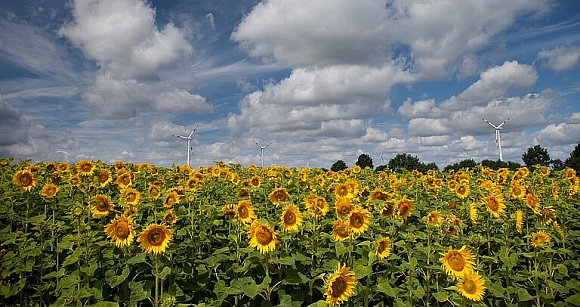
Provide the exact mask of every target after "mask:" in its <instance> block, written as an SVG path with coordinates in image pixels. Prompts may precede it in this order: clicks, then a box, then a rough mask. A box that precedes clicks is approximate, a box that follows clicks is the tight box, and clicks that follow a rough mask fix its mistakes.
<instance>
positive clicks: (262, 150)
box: [252, 140, 272, 168]
mask: <svg viewBox="0 0 580 307" xmlns="http://www.w3.org/2000/svg"><path fill="white" fill-rule="evenodd" d="M252 141H254V143H255V144H256V145H258V146H259V147H260V160H262V168H264V148H266V147H268V146H270V144H272V142H269V143H268V144H266V145H265V146H262V145H260V144H258V142H256V141H255V140H252Z"/></svg>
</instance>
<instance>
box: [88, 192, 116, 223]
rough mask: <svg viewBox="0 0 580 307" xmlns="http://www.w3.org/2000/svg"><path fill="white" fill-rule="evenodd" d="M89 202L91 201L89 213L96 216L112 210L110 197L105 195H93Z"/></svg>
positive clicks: (105, 214) (101, 215)
mask: <svg viewBox="0 0 580 307" xmlns="http://www.w3.org/2000/svg"><path fill="white" fill-rule="evenodd" d="M91 202H92V203H93V207H92V209H91V213H92V214H93V215H95V216H97V217H103V216H107V215H109V212H110V211H111V210H113V203H111V199H110V198H109V196H107V195H103V194H98V195H95V196H94V197H93V199H92V200H91Z"/></svg>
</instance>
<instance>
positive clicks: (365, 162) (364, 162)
mask: <svg viewBox="0 0 580 307" xmlns="http://www.w3.org/2000/svg"><path fill="white" fill-rule="evenodd" d="M356 165H358V166H360V168H362V169H364V168H365V167H370V168H371V169H372V168H373V159H371V156H369V155H367V154H361V155H360V156H358V160H357V161H356Z"/></svg>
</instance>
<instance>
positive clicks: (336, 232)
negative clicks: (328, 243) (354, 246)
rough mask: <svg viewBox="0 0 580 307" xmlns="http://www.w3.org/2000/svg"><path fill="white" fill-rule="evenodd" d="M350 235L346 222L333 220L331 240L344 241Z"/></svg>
mask: <svg viewBox="0 0 580 307" xmlns="http://www.w3.org/2000/svg"><path fill="white" fill-rule="evenodd" d="M349 237H350V230H349V227H348V222H346V221H334V222H332V240H334V241H344V240H346V239H348V238H349Z"/></svg>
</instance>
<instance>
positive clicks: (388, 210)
mask: <svg viewBox="0 0 580 307" xmlns="http://www.w3.org/2000/svg"><path fill="white" fill-rule="evenodd" d="M380 212H381V216H386V217H390V218H392V217H394V216H395V206H394V205H393V204H388V203H384V204H383V205H382V206H381V210H380Z"/></svg>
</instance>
